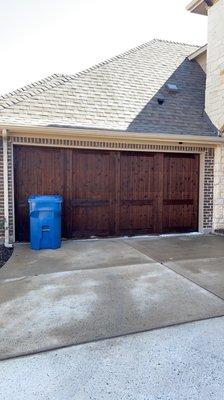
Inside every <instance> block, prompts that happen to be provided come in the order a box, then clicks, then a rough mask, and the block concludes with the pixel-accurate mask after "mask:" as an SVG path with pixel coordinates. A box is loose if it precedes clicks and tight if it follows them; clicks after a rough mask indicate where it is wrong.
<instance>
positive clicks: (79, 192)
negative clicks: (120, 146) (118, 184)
mask: <svg viewBox="0 0 224 400" xmlns="http://www.w3.org/2000/svg"><path fill="white" fill-rule="evenodd" d="M72 160H73V161H72V171H73V174H72V191H71V196H72V200H71V206H72V207H71V208H72V212H71V214H72V215H71V219H72V223H71V236H72V237H90V236H109V235H110V234H111V213H112V190H111V184H112V180H113V178H114V171H113V169H112V168H111V157H110V152H107V151H105V152H102V151H92V152H91V151H86V150H76V151H73V152H72Z"/></svg>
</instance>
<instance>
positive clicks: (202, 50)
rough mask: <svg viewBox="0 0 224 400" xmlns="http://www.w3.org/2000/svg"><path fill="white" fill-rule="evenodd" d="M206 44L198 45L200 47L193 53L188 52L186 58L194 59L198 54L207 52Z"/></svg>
mask: <svg viewBox="0 0 224 400" xmlns="http://www.w3.org/2000/svg"><path fill="white" fill-rule="evenodd" d="M207 47H208V46H207V44H205V45H204V46H202V47H200V49H198V50H196V51H194V53H192V54H190V55H189V56H188V60H190V61H191V60H194V59H195V58H197V57H198V56H200V55H201V54H204V53H206V52H207Z"/></svg>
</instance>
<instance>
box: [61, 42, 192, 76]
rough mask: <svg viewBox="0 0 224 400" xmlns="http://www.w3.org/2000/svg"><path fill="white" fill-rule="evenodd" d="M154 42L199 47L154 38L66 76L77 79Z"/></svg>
mask: <svg viewBox="0 0 224 400" xmlns="http://www.w3.org/2000/svg"><path fill="white" fill-rule="evenodd" d="M156 42H163V43H172V44H178V45H182V46H190V47H194V48H198V47H200V46H197V45H193V44H187V43H181V42H174V41H170V40H163V39H157V38H154V39H151V40H149V41H148V42H145V43H143V44H141V45H138V46H136V47H133V48H131V49H129V50H126V51H124V52H122V53H119V54H117V55H116V56H112V57H110V58H108V59H107V60H104V61H101V62H99V63H97V64H95V65H92V66H91V67H89V68H86V69H84V70H82V71H79V72H77V73H75V74H74V75H68V77H70V78H71V79H74V78H77V77H79V76H80V75H83V74H85V73H88V72H90V71H93V70H95V69H97V68H100V67H103V66H104V65H107V64H109V63H111V62H113V61H116V60H118V59H120V58H121V57H124V56H126V55H128V54H132V53H135V52H136V51H139V50H141V49H144V48H145V47H147V46H148V45H149V44H153V43H156Z"/></svg>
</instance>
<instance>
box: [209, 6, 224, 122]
mask: <svg viewBox="0 0 224 400" xmlns="http://www.w3.org/2000/svg"><path fill="white" fill-rule="evenodd" d="M205 103H206V104H205V109H206V112H207V113H208V115H209V117H210V118H211V120H212V122H213V123H214V124H215V125H216V127H217V128H218V129H220V130H221V129H222V127H223V125H224V0H219V1H217V3H216V4H214V5H213V6H212V7H211V8H209V11H208V51H207V83H206V102H205Z"/></svg>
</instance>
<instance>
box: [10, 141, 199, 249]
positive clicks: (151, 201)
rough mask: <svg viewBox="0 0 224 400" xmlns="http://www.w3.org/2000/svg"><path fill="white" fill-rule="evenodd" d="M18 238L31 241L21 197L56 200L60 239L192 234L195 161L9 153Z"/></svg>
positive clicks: (55, 151)
mask: <svg viewBox="0 0 224 400" xmlns="http://www.w3.org/2000/svg"><path fill="white" fill-rule="evenodd" d="M14 176H15V214H16V238H17V240H19V241H27V240H29V218H28V204H27V198H28V196H29V195H30V194H57V193H59V194H62V195H63V196H64V205H63V236H65V237H68V238H72V237H74V238H81V237H91V236H102V237H105V236H119V235H134V234H150V233H162V232H163V233H164V232H189V231H195V230H197V229H198V190H199V156H198V155H195V154H179V153H150V152H149V153H141V152H139V153H137V152H126V151H124V152H123V151H104V150H77V149H62V148H50V147H48V148H47V147H46V148H44V147H34V146H33V147H31V146H15V148H14Z"/></svg>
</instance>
